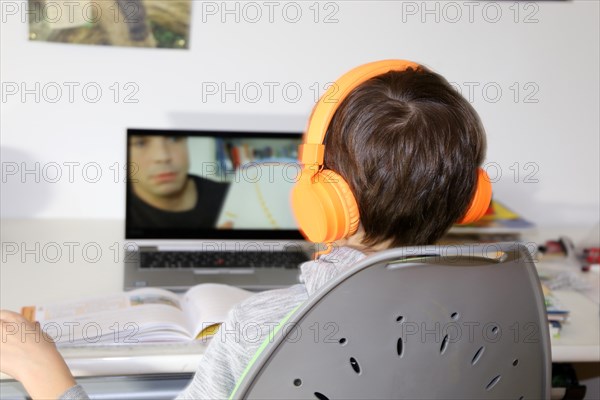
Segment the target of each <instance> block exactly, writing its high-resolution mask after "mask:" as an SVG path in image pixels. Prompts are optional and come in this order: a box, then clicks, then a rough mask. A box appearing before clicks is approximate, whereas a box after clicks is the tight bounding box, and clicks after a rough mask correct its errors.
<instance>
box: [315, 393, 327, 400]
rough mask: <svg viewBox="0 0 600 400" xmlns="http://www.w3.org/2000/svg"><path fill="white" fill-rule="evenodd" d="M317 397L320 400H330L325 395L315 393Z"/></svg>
mask: <svg viewBox="0 0 600 400" xmlns="http://www.w3.org/2000/svg"><path fill="white" fill-rule="evenodd" d="M315 397H316V398H317V399H319V400H329V397H327V396H325V395H324V394H323V393H319V392H315Z"/></svg>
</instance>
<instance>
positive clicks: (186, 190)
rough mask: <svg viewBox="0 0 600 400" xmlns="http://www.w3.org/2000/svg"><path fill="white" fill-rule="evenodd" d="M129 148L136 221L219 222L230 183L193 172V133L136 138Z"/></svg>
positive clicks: (158, 223)
mask: <svg viewBox="0 0 600 400" xmlns="http://www.w3.org/2000/svg"><path fill="white" fill-rule="evenodd" d="M128 149H129V161H130V170H129V188H128V190H129V193H128V194H129V197H130V203H129V206H130V207H129V211H130V212H129V214H128V218H129V223H130V224H132V225H134V226H137V227H147V228H152V227H154V228H167V227H181V228H212V227H214V226H215V223H216V219H217V217H218V216H219V212H220V210H221V206H222V205H223V201H224V199H225V195H226V194H227V190H228V188H229V184H228V183H227V182H219V181H215V180H211V179H207V178H204V177H201V176H198V175H192V174H190V173H189V169H190V158H189V149H188V137H187V136H132V137H130V138H129V141H128ZM224 227H227V225H225V226H224Z"/></svg>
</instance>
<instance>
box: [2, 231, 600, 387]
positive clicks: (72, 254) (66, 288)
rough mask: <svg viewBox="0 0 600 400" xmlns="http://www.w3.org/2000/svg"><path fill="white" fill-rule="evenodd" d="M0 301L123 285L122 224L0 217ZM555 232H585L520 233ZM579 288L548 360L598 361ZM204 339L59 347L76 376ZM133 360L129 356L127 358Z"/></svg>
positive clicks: (599, 335) (169, 363) (592, 297)
mask: <svg viewBox="0 0 600 400" xmlns="http://www.w3.org/2000/svg"><path fill="white" fill-rule="evenodd" d="M0 229H1V230H0V233H1V240H2V264H1V268H0V307H1V308H4V309H11V310H17V311H18V310H19V309H20V308H21V307H22V306H24V305H31V304H42V303H49V302H55V301H62V300H72V299H77V298H81V297H87V296H96V295H100V296H101V295H107V294H112V293H118V292H121V291H122V288H123V257H124V254H123V249H124V248H125V244H126V243H125V240H124V239H123V238H124V224H123V222H122V221H113V220H90V221H81V220H3V221H2V224H1V227H0ZM559 235H567V236H570V237H571V238H572V239H573V241H574V242H575V243H578V240H579V239H585V238H587V236H588V235H589V231H587V230H581V229H565V228H559V229H553V230H550V229H544V230H538V231H532V232H531V233H530V234H529V235H528V237H527V238H526V240H531V241H539V242H543V241H545V240H547V239H555V238H557V237H558V236H559ZM577 273H578V274H580V276H581V277H582V279H584V280H586V281H587V282H588V283H589V288H588V290H587V292H586V293H580V292H574V291H562V290H558V291H556V292H555V293H556V295H557V297H558V298H559V300H560V301H561V302H563V304H564V305H565V306H566V307H567V308H569V309H570V310H571V319H570V321H569V323H567V324H565V325H564V327H563V331H562V334H561V338H559V339H553V340H552V360H553V361H556V362H567V361H570V362H588V361H595V362H598V361H600V311H599V305H598V297H599V296H600V295H599V286H598V281H599V275H598V273H596V272H590V273H586V274H583V273H580V272H577ZM205 346H206V344H192V345H169V346H166V347H161V346H154V347H152V346H150V347H147V346H139V347H136V348H123V347H121V348H106V347H105V348H95V349H65V350H63V354H64V356H65V358H66V359H67V363H68V364H69V365H70V367H71V368H72V370H73V372H74V373H75V375H76V376H87V375H99V374H104V373H110V374H111V375H114V374H129V373H132V374H133V373H154V372H193V371H194V370H195V368H196V365H197V363H198V360H199V359H200V357H201V355H202V352H203V351H204V348H205ZM132 360H133V361H132Z"/></svg>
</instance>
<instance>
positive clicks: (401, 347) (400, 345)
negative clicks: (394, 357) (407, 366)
mask: <svg viewBox="0 0 600 400" xmlns="http://www.w3.org/2000/svg"><path fill="white" fill-rule="evenodd" d="M396 352H397V353H398V355H399V356H400V357H402V354H403V353H404V343H403V342H402V338H398V342H397V343H396Z"/></svg>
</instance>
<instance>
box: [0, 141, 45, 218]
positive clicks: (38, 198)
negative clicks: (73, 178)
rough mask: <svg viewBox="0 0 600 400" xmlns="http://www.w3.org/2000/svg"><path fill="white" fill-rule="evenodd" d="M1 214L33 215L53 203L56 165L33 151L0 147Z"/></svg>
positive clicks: (8, 215)
mask: <svg viewBox="0 0 600 400" xmlns="http://www.w3.org/2000/svg"><path fill="white" fill-rule="evenodd" d="M0 160H1V164H2V177H1V180H0V217H1V218H32V217H35V216H37V215H38V214H40V212H42V211H43V210H44V209H46V208H47V207H48V205H49V204H50V203H51V200H52V197H53V189H54V188H53V187H52V181H53V180H54V179H55V177H56V174H55V172H56V168H54V170H53V166H52V164H51V163H47V164H44V163H42V162H40V161H38V160H37V159H36V157H35V156H33V155H32V154H30V153H25V152H23V151H22V150H18V149H14V148H10V147H0Z"/></svg>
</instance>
